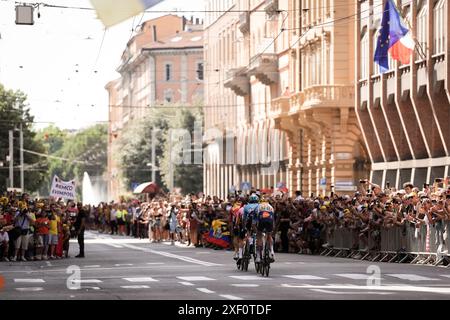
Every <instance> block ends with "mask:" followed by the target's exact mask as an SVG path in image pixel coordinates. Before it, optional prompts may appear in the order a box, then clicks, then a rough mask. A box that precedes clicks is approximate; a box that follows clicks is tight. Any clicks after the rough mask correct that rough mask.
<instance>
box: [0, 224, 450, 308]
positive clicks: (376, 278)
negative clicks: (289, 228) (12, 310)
mask: <svg viewBox="0 0 450 320" xmlns="http://www.w3.org/2000/svg"><path fill="white" fill-rule="evenodd" d="M77 253H78V245H77V243H76V242H72V243H71V249H70V254H71V255H72V256H74V255H76V254H77ZM378 271H379V272H380V274H379V275H378V273H377V272H378ZM0 276H1V277H3V280H4V284H3V288H1V289H0V300H17V299H27V300H28V299H46V300H47V299H66V300H88V299H89V300H91V299H100V300H103V299H105V300H106V299H107V300H111V299H119V300H122V299H145V300H155V299H162V300H166V299H170V300H185V299H189V300H272V299H275V300H310V299H312V300H317V299H352V300H359V299H364V300H367V299H433V300H435V299H450V269H448V268H443V267H432V266H420V265H409V264H388V263H371V262H367V261H358V260H352V259H344V258H329V257H321V256H308V255H297V254H280V253H279V254H277V255H276V262H275V263H274V264H273V265H272V268H271V273H270V277H269V278H263V277H261V276H260V275H257V274H256V272H255V269H254V266H253V265H251V266H250V267H249V270H248V272H242V271H238V270H237V269H236V265H235V263H234V261H233V260H232V252H230V251H222V250H212V249H203V248H192V247H185V246H181V245H176V246H170V244H169V243H157V244H150V243H149V241H148V240H138V239H133V238H125V237H118V236H109V235H102V234H97V233H90V232H88V233H87V234H86V258H85V259H76V258H69V259H62V260H51V261H34V262H14V263H13V262H11V263H6V262H0Z"/></svg>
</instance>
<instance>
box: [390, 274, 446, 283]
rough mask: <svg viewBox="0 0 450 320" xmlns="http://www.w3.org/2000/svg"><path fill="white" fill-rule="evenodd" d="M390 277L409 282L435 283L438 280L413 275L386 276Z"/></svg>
mask: <svg viewBox="0 0 450 320" xmlns="http://www.w3.org/2000/svg"><path fill="white" fill-rule="evenodd" d="M388 276H390V277H395V278H399V279H402V280H410V281H436V280H439V279H436V278H429V277H424V276H419V275H415V274H388Z"/></svg>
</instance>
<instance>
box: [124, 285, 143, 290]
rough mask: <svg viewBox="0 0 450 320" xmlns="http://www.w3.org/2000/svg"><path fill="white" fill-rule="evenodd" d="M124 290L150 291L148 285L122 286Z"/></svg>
mask: <svg viewBox="0 0 450 320" xmlns="http://www.w3.org/2000/svg"><path fill="white" fill-rule="evenodd" d="M120 287H121V288H123V289H150V287H149V286H146V285H140V286H139V285H137V286H120Z"/></svg>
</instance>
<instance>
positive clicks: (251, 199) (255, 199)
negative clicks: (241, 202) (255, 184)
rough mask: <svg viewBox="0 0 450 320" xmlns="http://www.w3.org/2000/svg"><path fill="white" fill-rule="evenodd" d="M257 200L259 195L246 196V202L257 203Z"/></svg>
mask: <svg viewBox="0 0 450 320" xmlns="http://www.w3.org/2000/svg"><path fill="white" fill-rule="evenodd" d="M258 201H259V197H258V196H257V195H256V194H252V195H251V196H250V197H249V198H248V202H250V203H258Z"/></svg>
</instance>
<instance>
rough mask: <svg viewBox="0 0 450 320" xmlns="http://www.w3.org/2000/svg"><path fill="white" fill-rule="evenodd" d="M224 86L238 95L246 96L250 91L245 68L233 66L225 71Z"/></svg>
mask: <svg viewBox="0 0 450 320" xmlns="http://www.w3.org/2000/svg"><path fill="white" fill-rule="evenodd" d="M225 76H226V80H225V81H224V87H225V88H229V89H231V90H233V92H234V93H235V94H237V95H238V96H246V95H248V94H249V92H250V82H249V78H248V76H247V72H246V69H245V68H234V69H230V70H228V71H227V72H226V75H225Z"/></svg>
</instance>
